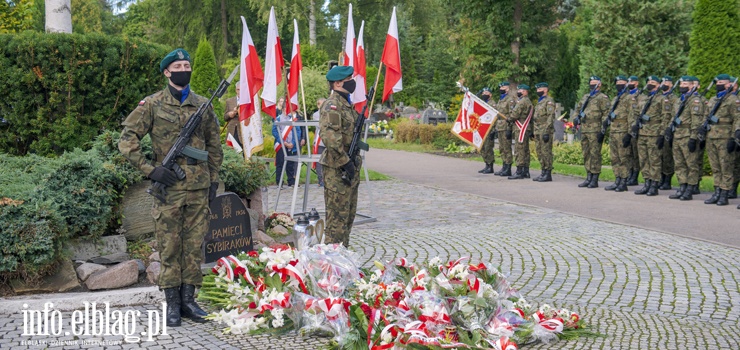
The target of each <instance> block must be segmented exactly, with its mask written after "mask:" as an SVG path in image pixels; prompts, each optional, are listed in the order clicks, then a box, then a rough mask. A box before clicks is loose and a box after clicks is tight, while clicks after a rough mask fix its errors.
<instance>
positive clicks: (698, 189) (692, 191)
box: [691, 180, 701, 194]
mask: <svg viewBox="0 0 740 350" xmlns="http://www.w3.org/2000/svg"><path fill="white" fill-rule="evenodd" d="M700 185H701V180H699V182H697V183H696V186H694V188H693V189H692V190H691V194H701V186H700Z"/></svg>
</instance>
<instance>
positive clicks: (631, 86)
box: [627, 84, 637, 90]
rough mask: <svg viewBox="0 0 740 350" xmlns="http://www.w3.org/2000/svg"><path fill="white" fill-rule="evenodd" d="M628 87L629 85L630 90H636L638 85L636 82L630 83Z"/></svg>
mask: <svg viewBox="0 0 740 350" xmlns="http://www.w3.org/2000/svg"><path fill="white" fill-rule="evenodd" d="M627 87H628V88H629V89H630V90H634V89H635V88H637V85H635V84H629V85H628V86H627Z"/></svg>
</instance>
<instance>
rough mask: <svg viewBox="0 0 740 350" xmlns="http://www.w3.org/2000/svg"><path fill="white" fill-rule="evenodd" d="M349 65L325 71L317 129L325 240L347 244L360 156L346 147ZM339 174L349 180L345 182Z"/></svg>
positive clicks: (350, 128)
mask: <svg viewBox="0 0 740 350" xmlns="http://www.w3.org/2000/svg"><path fill="white" fill-rule="evenodd" d="M352 73H353V69H352V67H350V66H334V67H333V68H332V69H330V70H329V72H328V73H327V74H326V80H327V81H329V85H330V88H331V90H332V91H331V94H330V95H329V97H328V98H327V99H326V101H324V103H323V104H322V105H321V109H320V111H321V112H320V115H321V117H320V119H319V129H321V139H322V140H323V141H324V145H325V146H326V149H324V152H323V153H322V154H321V159H320V160H319V162H320V163H321V166H322V167H323V171H324V203H325V205H326V229H325V233H326V237H327V238H326V243H342V244H344V246H345V247H347V246H349V234H350V231H352V224H353V223H354V220H355V214H356V212H357V189H358V187H359V186H360V176H359V172H358V171H359V169H360V167H361V166H362V159H361V158H360V157H359V156H358V157H357V158H356V159H350V158H349V155H348V153H349V146H350V143H352V133H353V132H354V128H355V119H356V115H357V114H356V112H355V110H354V109H353V108H352V104H351V103H350V99H349V98H350V94H351V93H352V92H354V90H355V81H354V80H353V79H352ZM342 176H345V178H347V179H351V180H349V181H350V185H347V184H346V183H345V182H344V181H343V180H342Z"/></svg>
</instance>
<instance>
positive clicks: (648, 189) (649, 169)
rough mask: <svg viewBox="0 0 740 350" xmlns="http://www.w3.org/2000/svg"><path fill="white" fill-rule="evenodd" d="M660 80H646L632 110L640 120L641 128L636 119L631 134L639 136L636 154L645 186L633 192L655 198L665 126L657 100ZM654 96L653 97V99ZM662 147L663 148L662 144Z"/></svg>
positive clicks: (654, 78) (654, 77) (653, 77)
mask: <svg viewBox="0 0 740 350" xmlns="http://www.w3.org/2000/svg"><path fill="white" fill-rule="evenodd" d="M660 81H661V80H660V78H658V77H656V76H654V75H651V76H649V77H648V78H647V80H646V84H647V85H646V86H645V94H644V95H642V96H641V97H640V100H639V103H638V105H637V108H636V109H633V112H634V113H635V118H640V122H641V123H642V128H641V129H640V126H639V123H638V122H637V119H635V121H636V122H635V124H633V125H632V130H631V133H632V134H639V136H638V137H637V149H638V151H637V153H638V156H639V157H640V166H641V168H640V170H641V171H642V177H643V178H644V179H645V185H644V186H643V187H642V188H641V189H639V190H637V191H635V194H637V195H643V194H645V195H648V196H657V195H658V187H659V186H660V170H661V160H662V159H661V151H660V149H659V148H660V147H661V145H660V144H659V142H660V140H664V138H663V130H665V128H664V126H665V125H666V124H665V123H664V122H663V117H664V116H665V115H664V112H663V107H662V105H661V103H660V101H659V100H656V99H657V98H658V96H657V95H658V93H659V86H660V85H661V82H660ZM653 96H655V97H653ZM651 97H653V98H652V102H651V103H650V106H649V107H648V109H647V111H645V114H643V115H640V114H641V113H642V110H643V109H644V108H643V107H644V106H645V105H646V104H647V103H648V101H650V99H651ZM662 146H665V144H663V145H662Z"/></svg>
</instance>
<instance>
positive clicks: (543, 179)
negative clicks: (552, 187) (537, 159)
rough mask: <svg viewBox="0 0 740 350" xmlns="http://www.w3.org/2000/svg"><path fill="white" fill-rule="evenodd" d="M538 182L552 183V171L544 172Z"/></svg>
mask: <svg viewBox="0 0 740 350" xmlns="http://www.w3.org/2000/svg"><path fill="white" fill-rule="evenodd" d="M537 181H539V182H550V181H552V169H547V170H545V174H544V175H543V176H542V177H540V179H539V180H537Z"/></svg>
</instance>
